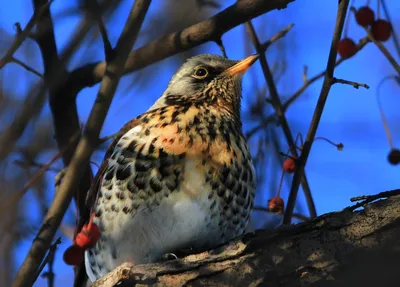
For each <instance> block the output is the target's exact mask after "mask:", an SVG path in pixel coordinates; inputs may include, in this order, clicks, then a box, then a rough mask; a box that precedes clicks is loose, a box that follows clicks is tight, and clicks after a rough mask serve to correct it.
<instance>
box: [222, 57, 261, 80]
mask: <svg viewBox="0 0 400 287" xmlns="http://www.w3.org/2000/svg"><path fill="white" fill-rule="evenodd" d="M259 57H260V56H259V55H257V54H255V55H251V56H249V57H247V58H245V59H243V60H241V61H239V62H238V63H237V64H235V65H233V66H232V67H230V68H228V69H226V70H225V71H224V72H223V74H225V75H229V76H234V75H241V74H244V73H245V72H246V71H247V70H248V69H249V68H250V67H251V65H253V64H254V62H255V61H257V60H258V58H259Z"/></svg>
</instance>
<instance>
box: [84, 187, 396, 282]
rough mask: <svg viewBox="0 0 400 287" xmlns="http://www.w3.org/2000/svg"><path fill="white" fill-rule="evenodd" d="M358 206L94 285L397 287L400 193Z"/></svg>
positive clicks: (117, 273)
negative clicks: (357, 207) (357, 208)
mask: <svg viewBox="0 0 400 287" xmlns="http://www.w3.org/2000/svg"><path fill="white" fill-rule="evenodd" d="M399 192H400V190H396V191H393V192H392V194H399ZM353 209H354V208H351V207H349V208H346V209H344V210H343V211H341V212H333V213H329V214H325V215H322V216H320V217H318V218H316V219H314V220H312V221H310V222H306V223H301V224H297V225H292V226H287V227H286V226H283V227H281V228H278V229H276V230H261V231H256V232H255V233H253V234H247V235H245V236H243V237H242V238H238V239H236V240H234V241H232V242H231V243H229V244H227V245H225V246H223V247H220V248H218V249H215V250H212V251H208V252H203V253H199V254H195V255H189V256H187V257H185V258H183V259H180V260H172V261H167V262H163V263H157V264H148V265H137V266H132V265H130V264H128V263H126V264H123V265H121V266H120V267H118V268H117V269H115V270H114V271H112V272H110V273H109V274H108V275H106V276H105V277H103V278H100V279H99V280H97V281H96V282H95V283H94V284H93V285H92V286H116V285H118V286H134V285H135V284H137V285H136V286H324V287H326V286H328V287H329V286H379V285H380V286H385V287H386V286H400V272H399V270H400V195H395V196H391V197H389V198H387V199H385V200H380V201H377V202H374V203H369V204H366V205H365V206H364V207H362V208H361V209H359V210H357V211H353Z"/></svg>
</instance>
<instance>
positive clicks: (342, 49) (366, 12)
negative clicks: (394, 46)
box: [337, 6, 392, 59]
mask: <svg viewBox="0 0 400 287" xmlns="http://www.w3.org/2000/svg"><path fill="white" fill-rule="evenodd" d="M378 14H379V13H378ZM355 18H356V21H357V24H358V25H360V26H362V27H364V28H368V27H369V28H370V31H371V34H372V36H373V37H374V38H375V40H377V41H380V42H385V41H387V40H389V38H390V36H391V35H392V25H391V24H390V23H389V22H388V21H386V20H383V19H376V20H375V13H374V11H373V10H372V9H371V8H369V7H368V6H363V7H361V8H359V9H358V10H357V11H356V12H355ZM337 50H338V53H339V55H340V56H341V57H342V58H344V59H347V58H350V57H351V56H353V55H355V54H356V53H357V51H358V49H357V45H356V43H355V42H354V40H353V39H351V38H348V37H345V38H343V39H342V40H340V42H339V44H338V47H337Z"/></svg>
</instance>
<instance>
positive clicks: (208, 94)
mask: <svg viewBox="0 0 400 287" xmlns="http://www.w3.org/2000/svg"><path fill="white" fill-rule="evenodd" d="M257 59H258V55H252V56H249V57H247V58H245V59H243V60H241V61H233V60H229V59H226V58H224V57H221V56H218V55H209V54H202V55H198V56H195V57H192V58H189V59H188V60H187V61H186V63H184V64H183V65H182V66H181V67H180V69H179V70H178V71H177V72H176V73H175V74H174V75H173V77H172V79H171V81H170V82H169V85H168V88H167V89H166V90H165V92H164V93H163V95H162V96H161V97H160V99H159V100H157V102H156V103H155V104H154V106H153V107H152V108H159V107H162V106H168V105H180V104H182V105H185V104H187V103H190V102H192V103H193V102H198V103H199V102H204V103H205V104H214V103H215V104H226V105H227V106H230V107H231V108H232V109H234V110H235V111H234V112H237V111H238V110H239V109H240V100H241V95H242V76H243V74H244V73H245V72H246V71H247V70H248V68H250V66H251V65H252V64H253V63H254V62H255V61H256V60H257Z"/></svg>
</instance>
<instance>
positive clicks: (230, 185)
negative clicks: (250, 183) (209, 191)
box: [224, 175, 236, 190]
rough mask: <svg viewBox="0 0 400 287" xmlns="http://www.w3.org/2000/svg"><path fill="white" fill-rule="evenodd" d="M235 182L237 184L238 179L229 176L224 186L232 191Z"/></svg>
mask: <svg viewBox="0 0 400 287" xmlns="http://www.w3.org/2000/svg"><path fill="white" fill-rule="evenodd" d="M235 182H236V179H235V178H234V177H233V176H232V175H229V176H228V177H227V179H226V180H225V182H224V184H225V186H226V188H227V189H229V190H232V189H233V187H234V186H235Z"/></svg>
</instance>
